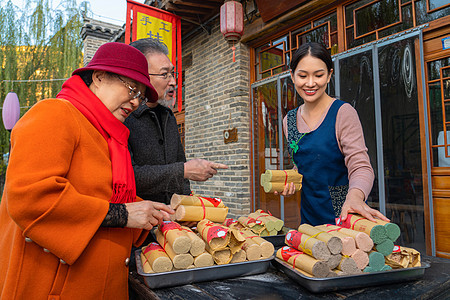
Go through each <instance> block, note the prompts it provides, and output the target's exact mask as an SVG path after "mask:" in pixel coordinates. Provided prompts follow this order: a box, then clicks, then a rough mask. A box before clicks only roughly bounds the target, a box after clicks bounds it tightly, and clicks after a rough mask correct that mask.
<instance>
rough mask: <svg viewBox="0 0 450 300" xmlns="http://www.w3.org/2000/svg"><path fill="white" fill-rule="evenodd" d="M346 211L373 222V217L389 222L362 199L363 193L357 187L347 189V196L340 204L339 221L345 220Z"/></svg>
mask: <svg viewBox="0 0 450 300" xmlns="http://www.w3.org/2000/svg"><path fill="white" fill-rule="evenodd" d="M348 213H357V214H360V215H361V216H363V217H364V218H366V219H368V220H370V221H373V222H375V221H376V220H375V218H378V219H381V220H383V221H386V222H389V219H388V218H386V217H385V216H383V214H382V213H380V212H379V211H378V210H376V209H373V208H370V206H369V205H367V204H366V202H365V201H364V193H363V192H362V191H361V190H359V189H351V190H349V191H348V194H347V198H346V199H345V202H344V204H343V205H342V211H341V216H340V217H341V221H345V220H347V215H348Z"/></svg>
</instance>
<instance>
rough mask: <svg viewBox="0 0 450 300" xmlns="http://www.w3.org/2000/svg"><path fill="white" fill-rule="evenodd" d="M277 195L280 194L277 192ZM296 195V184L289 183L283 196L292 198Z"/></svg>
mask: <svg viewBox="0 0 450 300" xmlns="http://www.w3.org/2000/svg"><path fill="white" fill-rule="evenodd" d="M273 193H274V194H275V195H278V194H279V193H278V192H277V191H274V192H273ZM294 194H295V184H294V183H293V182H291V183H288V184H286V185H285V186H284V190H283V191H282V192H281V195H283V196H291V195H294Z"/></svg>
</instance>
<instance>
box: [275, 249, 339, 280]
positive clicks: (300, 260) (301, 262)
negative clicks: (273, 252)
mask: <svg viewBox="0 0 450 300" xmlns="http://www.w3.org/2000/svg"><path fill="white" fill-rule="evenodd" d="M277 258H278V259H280V260H283V261H285V262H287V263H288V264H290V265H291V266H292V267H294V268H295V269H296V270H297V271H299V270H301V273H302V274H305V273H306V274H305V275H306V276H309V277H311V276H314V277H327V276H328V274H329V273H330V271H331V270H330V268H329V267H328V265H327V263H326V262H324V261H320V260H317V259H315V258H313V257H311V256H309V255H308V254H306V253H303V252H302V251H299V250H297V249H294V248H292V247H289V246H283V247H281V248H280V249H278V251H277Z"/></svg>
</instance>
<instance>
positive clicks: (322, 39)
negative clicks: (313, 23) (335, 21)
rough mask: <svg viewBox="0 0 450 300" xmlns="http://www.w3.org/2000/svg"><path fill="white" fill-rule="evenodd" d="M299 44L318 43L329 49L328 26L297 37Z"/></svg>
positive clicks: (322, 26)
mask: <svg viewBox="0 0 450 300" xmlns="http://www.w3.org/2000/svg"><path fill="white" fill-rule="evenodd" d="M297 39H298V44H299V45H302V44H305V43H308V42H318V43H322V44H324V45H325V46H326V47H327V48H328V47H329V39H328V24H327V23H326V24H324V25H321V26H319V27H316V28H315V29H313V30H311V31H309V32H307V33H303V34H302V35H299V36H297Z"/></svg>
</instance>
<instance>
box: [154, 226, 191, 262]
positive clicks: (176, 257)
mask: <svg viewBox="0 0 450 300" xmlns="http://www.w3.org/2000/svg"><path fill="white" fill-rule="evenodd" d="M155 233H156V240H157V241H158V243H159V244H160V245H161V246H162V248H163V249H164V251H166V253H167V255H168V256H169V257H170V259H171V260H172V263H173V266H174V267H175V268H176V269H186V268H188V267H189V266H191V265H192V264H193V263H194V257H193V256H192V255H191V254H190V253H181V254H177V253H176V252H175V251H174V250H173V248H172V246H171V245H170V244H169V242H168V240H167V239H166V238H165V236H164V234H163V233H162V232H161V230H156V231H155ZM188 239H189V238H188ZM189 241H190V240H189ZM188 251H189V250H188Z"/></svg>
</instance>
